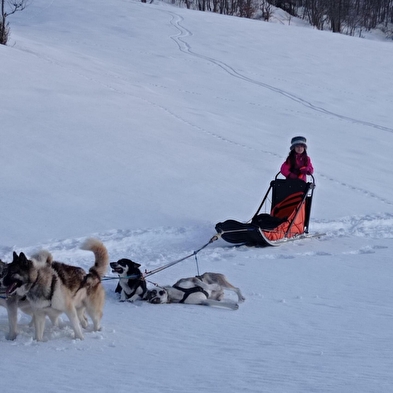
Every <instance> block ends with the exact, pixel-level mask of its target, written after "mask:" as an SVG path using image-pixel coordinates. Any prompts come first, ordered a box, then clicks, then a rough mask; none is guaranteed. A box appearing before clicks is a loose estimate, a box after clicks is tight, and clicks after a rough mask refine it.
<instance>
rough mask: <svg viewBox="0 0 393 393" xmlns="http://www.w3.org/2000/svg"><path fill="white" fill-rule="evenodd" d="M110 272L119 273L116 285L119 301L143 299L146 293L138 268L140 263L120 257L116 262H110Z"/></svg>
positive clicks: (144, 282)
mask: <svg viewBox="0 0 393 393" xmlns="http://www.w3.org/2000/svg"><path fill="white" fill-rule="evenodd" d="M110 266H111V268H112V273H117V274H118V275H119V282H118V284H117V287H116V291H115V292H116V293H119V294H120V300H121V301H126V300H127V301H129V302H133V301H135V300H143V299H144V298H145V296H146V293H147V287H146V281H145V280H144V278H143V274H142V272H141V271H140V270H139V268H140V267H141V265H140V264H139V263H136V262H133V261H131V259H127V258H122V259H119V260H118V261H117V262H111V263H110Z"/></svg>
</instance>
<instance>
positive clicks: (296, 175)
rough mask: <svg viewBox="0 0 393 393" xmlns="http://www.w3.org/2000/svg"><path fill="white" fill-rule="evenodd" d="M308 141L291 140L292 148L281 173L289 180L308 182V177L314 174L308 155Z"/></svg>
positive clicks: (294, 138)
mask: <svg viewBox="0 0 393 393" xmlns="http://www.w3.org/2000/svg"><path fill="white" fill-rule="evenodd" d="M306 143H307V139H306V138H305V137H304V136H295V137H293V138H292V139H291V148H290V150H291V151H290V152H289V155H288V157H287V159H286V160H285V162H284V163H283V164H282V165H281V173H282V174H283V175H284V176H285V177H286V178H287V179H301V180H303V181H307V175H312V174H313V173H314V168H313V166H312V163H311V159H310V157H309V156H308V155H307V144H306Z"/></svg>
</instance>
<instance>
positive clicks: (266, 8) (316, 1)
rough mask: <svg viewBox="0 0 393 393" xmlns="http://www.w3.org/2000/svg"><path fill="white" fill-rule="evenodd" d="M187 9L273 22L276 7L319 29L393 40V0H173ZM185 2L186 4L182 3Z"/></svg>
mask: <svg viewBox="0 0 393 393" xmlns="http://www.w3.org/2000/svg"><path fill="white" fill-rule="evenodd" d="M171 1H172V4H174V3H176V2H178V4H179V5H184V4H185V6H186V7H187V8H191V9H198V10H200V11H210V12H217V13H220V14H226V15H233V16H239V17H243V18H261V19H264V20H269V19H270V18H271V17H273V15H274V7H277V8H281V9H283V10H284V11H286V12H287V13H288V15H289V19H290V17H291V16H296V17H299V18H302V19H304V20H306V21H307V22H309V23H310V24H311V25H312V26H314V27H316V28H317V29H319V30H331V31H333V32H334V33H344V34H348V35H359V36H361V34H362V32H363V31H369V30H371V29H376V28H379V29H381V30H382V31H383V32H384V33H385V34H386V36H387V37H389V38H392V39H393V0H171ZM181 3H182V4H181Z"/></svg>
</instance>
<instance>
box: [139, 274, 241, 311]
mask: <svg viewBox="0 0 393 393" xmlns="http://www.w3.org/2000/svg"><path fill="white" fill-rule="evenodd" d="M224 290H229V291H233V292H235V293H236V294H237V297H238V302H243V301H244V300H245V298H244V296H243V295H242V293H241V291H240V289H239V288H237V287H235V286H233V285H232V284H231V283H230V282H229V281H228V280H227V279H226V277H225V276H224V275H223V274H221V273H204V274H202V275H201V276H195V277H188V278H182V279H180V280H179V281H177V282H176V283H175V284H174V285H172V286H169V285H167V286H164V287H158V288H154V289H151V290H149V291H148V294H147V300H148V301H149V302H150V303H153V304H162V303H186V304H199V305H203V306H216V307H225V308H231V309H233V310H236V309H237V308H238V307H239V305H238V304H237V303H235V302H231V301H229V300H228V301H226V300H225V299H224Z"/></svg>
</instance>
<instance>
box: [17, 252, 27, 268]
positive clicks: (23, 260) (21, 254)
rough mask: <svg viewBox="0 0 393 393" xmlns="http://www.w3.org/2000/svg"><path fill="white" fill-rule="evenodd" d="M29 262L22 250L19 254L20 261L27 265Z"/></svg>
mask: <svg viewBox="0 0 393 393" xmlns="http://www.w3.org/2000/svg"><path fill="white" fill-rule="evenodd" d="M27 262H28V259H27V257H26V255H25V254H24V253H23V252H21V253H20V254H19V263H20V264H22V265H27Z"/></svg>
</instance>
